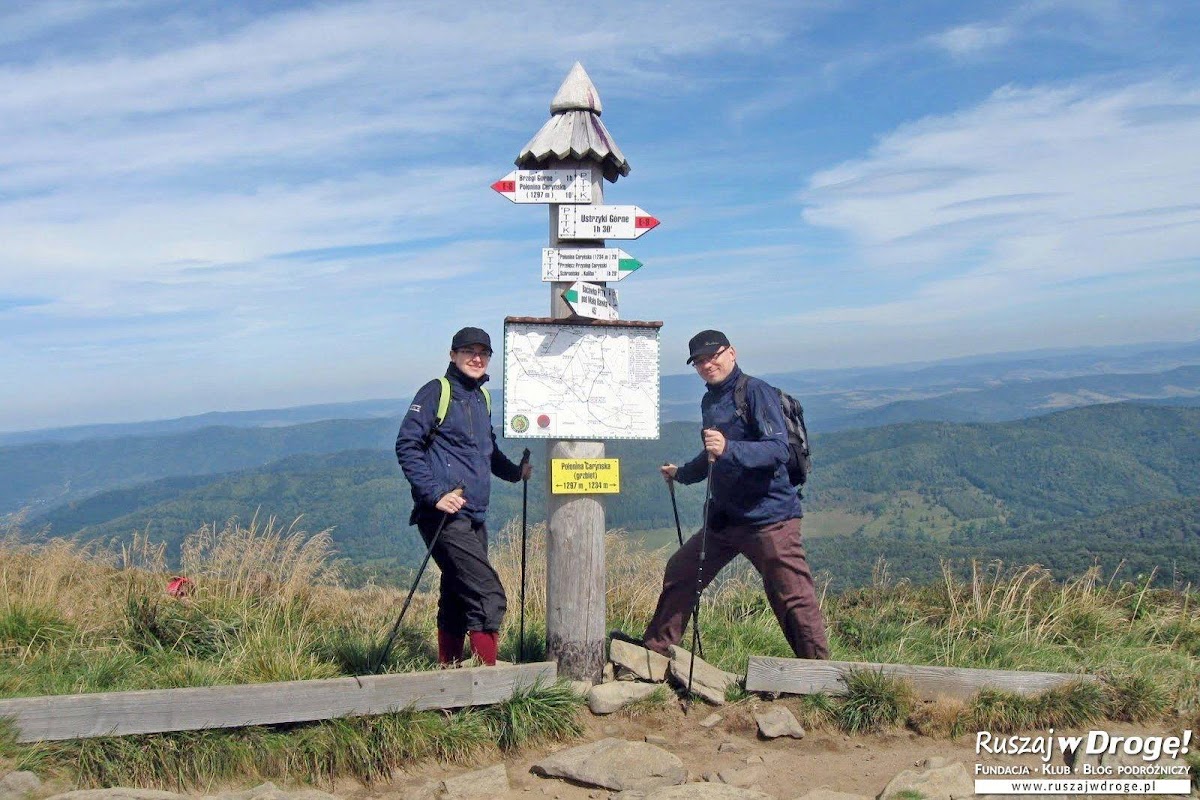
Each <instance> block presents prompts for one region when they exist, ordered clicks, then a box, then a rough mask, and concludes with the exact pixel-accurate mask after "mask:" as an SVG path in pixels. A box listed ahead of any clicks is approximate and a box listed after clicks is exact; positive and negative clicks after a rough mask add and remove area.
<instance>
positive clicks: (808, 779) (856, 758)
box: [338, 704, 976, 800]
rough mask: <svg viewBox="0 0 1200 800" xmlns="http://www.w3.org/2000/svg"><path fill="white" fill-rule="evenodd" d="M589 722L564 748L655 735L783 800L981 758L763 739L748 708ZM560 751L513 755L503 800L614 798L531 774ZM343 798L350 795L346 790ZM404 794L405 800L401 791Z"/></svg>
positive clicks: (914, 745)
mask: <svg viewBox="0 0 1200 800" xmlns="http://www.w3.org/2000/svg"><path fill="white" fill-rule="evenodd" d="M714 711H716V712H717V713H718V714H720V715H721V716H722V717H723V719H722V721H721V722H720V723H718V724H717V725H715V726H714V727H712V728H704V727H702V726H701V725H700V721H701V720H703V719H704V718H705V717H707V716H708V715H709V714H710V713H712V712H714ZM585 716H586V718H587V731H586V734H585V736H584V737H583V739H581V740H577V741H574V742H571V743H569V744H566V745H563V746H562V747H563V748H566V747H575V746H578V745H580V744H585V743H587V742H593V741H596V740H599V739H603V738H605V737H610V736H611V737H615V738H619V739H627V740H630V741H642V740H644V739H645V737H646V736H647V735H653V736H661V737H663V738H664V739H665V740H666V741H667V744H666V745H665V747H664V749H666V750H668V751H670V752H671V753H674V754H675V755H676V756H678V757H679V758H680V759H681V760H682V761H683V764H684V767H686V768H687V770H688V773H689V775H691V776H692V777H693V779H694V778H696V777H699V776H702V775H704V774H705V773H708V772H719V771H722V770H736V769H745V768H747V767H750V766H755V765H757V766H760V767H762V770H763V772H764V773H765V778H764V779H763V780H761V781H760V782H759V783H758V784H757V787H758V788H759V789H760V790H762V791H764V792H766V793H768V794H770V795H773V796H774V797H776V798H778V800H792V798H795V797H799V796H800V795H802V794H804V793H805V792H807V791H810V790H812V789H819V788H824V789H831V790H834V791H839V792H848V793H852V794H861V795H866V796H868V797H874V796H876V795H877V794H879V792H880V790H882V789H883V787H884V786H885V785H886V784H887V783H888V781H890V780H891V779H892V778H893V777H894V776H895V775H896V774H897V773H898V772H900V771H902V770H905V769H911V768H913V767H915V766H916V765H918V764H921V763H922V762H923V761H924V760H925V759H926V758H929V757H930V756H938V755H940V756H943V757H945V758H947V759H949V760H950V761H963V762H965V763H967V764H968V765H971V764H974V762H975V760H976V758H975V751H974V746H973V740H971V739H970V738H969V737H961V738H960V739H958V740H954V741H940V740H934V739H929V738H925V737H920V736H918V735H917V734H915V733H912V732H910V731H896V732H891V733H885V734H880V735H871V736H857V737H853V738H852V737H849V736H846V735H845V734H842V733H840V732H836V731H814V732H810V733H809V734H808V735H807V736H806V737H805V738H804V739H801V740H796V739H789V738H784V739H776V740H772V741H766V740H761V739H759V738H758V736H757V728H756V726H755V723H754V720H753V718H752V717H751V715H750V709H749V708H748V707H747V706H745V705H738V706H727V707H724V708H722V709H713V708H711V707H709V706H705V705H703V704H700V705H697V706H696V707H695V708H694V709H693V710H692V712H691V714H688V715H685V714H684V713H683V712H682V711H680V710H677V709H671V710H668V711H663V712H658V713H655V714H653V715H650V716H645V717H639V718H636V719H629V718H627V717H621V716H618V715H611V716H607V717H592V716H590V715H585ZM725 743H732V744H733V746H732V747H730V746H729V744H726V746H725V747H724V748H722V747H721V745H722V744H725ZM660 746H662V745H660ZM555 749H558V748H554V747H550V748H539V749H536V750H530V751H528V752H524V753H518V754H514V755H511V756H510V757H509V758H507V759H506V760H505V767H506V769H507V772H508V779H509V784H510V785H511V786H512V790H511V791H510V792H509V793H508V794H507V795H504V796H503V797H504V798H505V800H515V799H516V798H530V797H553V798H559V800H584V799H585V798H607V797H608V796H609V791H608V790H605V789H598V788H596V787H585V786H576V785H572V784H569V783H567V782H565V781H561V780H556V779H547V778H542V777H539V776H537V775H534V774H533V773H531V772H530V767H531V766H532V765H533V764H534V763H535V762H537V761H539V760H540V759H542V758H543V757H545V756H546V755H547V754H548V753H550V752H553V750H555ZM760 759H761V760H760ZM968 768H969V766H968ZM463 771H464V770H463V768H461V767H459V768H455V767H444V766H440V765H431V766H428V767H425V768H423V769H420V770H415V771H413V772H412V773H411V776H410V780H411V782H410V783H409V786H410V787H411V786H412V785H414V784H418V783H420V782H422V781H427V780H438V779H443V778H447V777H451V776H453V775H457V774H461V773H462V772H463ZM400 790H401V787H399V786H396V785H392V786H390V787H389V786H379V787H376V788H375V789H374V790H373V791H364V792H363V793H362V794H361V796H362V797H385V796H388V795H391V796H392V797H395V796H396V794H398V793H400ZM338 794H339V795H340V794H343V792H342V791H338ZM356 794H357V793H356ZM400 796H401V797H403V796H404V795H403V794H402V793H400Z"/></svg>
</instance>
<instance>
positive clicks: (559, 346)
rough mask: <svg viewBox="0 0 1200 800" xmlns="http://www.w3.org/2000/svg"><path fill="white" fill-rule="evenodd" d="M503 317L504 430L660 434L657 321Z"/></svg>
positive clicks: (550, 434) (516, 434)
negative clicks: (584, 321) (577, 322)
mask: <svg viewBox="0 0 1200 800" xmlns="http://www.w3.org/2000/svg"><path fill="white" fill-rule="evenodd" d="M659 324H660V323H646V324H645V325H637V324H621V325H572V324H570V323H568V322H562V321H552V320H546V321H537V322H529V321H520V322H518V321H513V320H507V321H505V323H504V435H505V436H506V437H509V438H516V439H520V438H526V439H657V438H658V326H659Z"/></svg>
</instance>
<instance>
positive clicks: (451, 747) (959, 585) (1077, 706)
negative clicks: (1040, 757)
mask: <svg viewBox="0 0 1200 800" xmlns="http://www.w3.org/2000/svg"><path fill="white" fill-rule="evenodd" d="M256 526H257V527H256ZM528 544H529V555H528V563H529V565H530V570H529V575H528V586H527V607H526V658H527V660H539V659H542V658H544V655H545V645H544V640H545V616H544V609H545V549H544V548H545V530H544V526H534V529H533V530H532V531H531V534H530V536H529V539H528ZM516 545H517V542H516V540H515V539H514V538H513V537H512V536H511V535H509V536H507V537H503V536H502V537H501V540H500V542H498V543H497V546H496V548H495V549H494V550H493V560H494V562H495V564H496V566H497V569H498V571H499V572H500V574H501V577H502V580H503V582H504V584H505V585H506V586H509V587H512V586H515V585H516V582H517V580H518V578H517V575H518V570H519V563H520V562H519V555H518V549H517V546H516ZM671 551H672V549H671V548H667V549H666V550H659V551H654V552H649V553H648V552H646V551H645V550H642V549H640V548H639V547H638V546H637V545H636V543H633V542H631V541H629V539H628V537H625V536H618V535H610V536H609V537H608V539H607V540H606V557H607V564H608V569H609V574H608V580H607V586H608V620H609V627H611V628H622V629H624V630H626V631H628V632H631V633H634V634H635V635H637V634H640V633H641V632H642V630H644V628H645V625H646V622H647V620H648V618H649V615H650V613H651V612H652V610H653V607H654V602H655V600H656V599H657V594H658V588H659V586H660V585H661V578H662V569H663V564H664V562H665V559H666V557H667V555H668V554H669V552H671ZM183 552H184V572H185V573H186V574H188V576H189V577H190V578H192V579H193V581H194V583H195V587H196V588H195V591H194V592H193V593H192V594H191V595H190V596H188V597H186V598H174V597H170V596H168V595H167V594H166V593H165V591H164V587H165V585H166V582H167V579H169V577H170V575H171V573H168V572H167V571H166V569H165V565H164V564H163V562H162V550H161V548H158V547H154V546H150V545H148V544H147V543H145V542H143V543H141V546H140V548H139V547H137V546H135V547H133V548H126V549H124V550H122V551H120V552H119V553H111V552H104V551H100V550H96V549H87V548H81V547H79V546H78V545H74V544H71V543H69V542H63V541H50V542H46V543H44V544H40V545H29V544H25V545H20V544H15V543H12V542H9V543H7V544H4V543H0V697H20V696H37V695H46V694H73V693H82V692H99V691H120V690H131V689H148V688H167V687H177V686H210V685H226V684H237V683H255V682H266V681H285V680H298V679H308V678H324V677H334V676H340V675H361V674H365V673H367V672H370V671H372V670H373V668H374V665H375V662H376V661H377V659H378V657H379V655H380V653H381V648H382V645H383V642H384V639H385V637H386V635H387V632H388V631H389V630H390V628H391V626H392V623H393V622H394V621H395V614H396V613H397V610H398V608H399V605H400V602H401V601H402V599H403V595H404V592H405V590H404V589H403V588H402V589H395V588H381V587H373V586H367V587H363V588H360V589H353V590H351V589H347V588H345V587H344V586H343V585H341V583H340V581H339V577H338V573H337V569H336V566H337V565H336V562H335V561H334V560H333V559H332V557H331V553H330V551H329V550H328V537H327V536H324V535H323V534H317V535H316V536H312V537H310V536H308V535H307V534H300V533H297V532H295V531H292V530H291V529H280V528H278V527H277V526H275V525H274V523H273V522H268V523H266V524H259V523H257V522H256V523H252V525H251V526H250V527H249V528H245V527H241V526H237V525H233V526H230V527H227V528H225V529H224V530H222V531H214V530H211V529H206V530H204V531H201V532H198V533H197V534H196V535H195V537H193V538H191V539H189V540H188V541H187V542H185V544H184V548H183ZM739 562H740V560H739ZM739 562H735V565H737V564H739ZM436 585H437V580H436V574H435V573H434V572H433V571H432V570H431V574H430V575H429V576H428V577H427V578H426V580H425V581H424V583H423V586H422V588H423V591H421V592H419V593H418V594H417V595H416V597H415V598H414V602H413V605H412V607H411V609H410V610H409V613H408V616H407V617H406V620H405V624H404V625H403V627H402V628H401V629H400V632H399V635H398V637H397V639H396V642H395V646H394V647H393V648H392V650H391V655H390V657H389V659H388V661H387V663H385V664H383V665H382V667H381V671H384V672H409V671H415V670H428V669H432V668H434V667H435V662H436V651H435V646H434V626H435V623H434V618H435V611H436V594H435V589H436ZM1149 586H1150V584H1149V581H1148V580H1146V581H1141V582H1137V583H1133V582H1118V581H1117V580H1115V578H1112V577H1110V578H1108V579H1107V580H1105V579H1102V578H1101V576H1100V575H1099V573H1098V572H1096V571H1091V572H1088V573H1087V574H1084V575H1080V576H1077V577H1076V578H1074V579H1072V580H1070V581H1067V582H1065V583H1056V582H1054V581H1052V580H1051V579H1050V577H1049V575H1048V574H1047V573H1046V572H1045V571H1044V570H1041V569H1040V568H1037V567H1021V568H1016V569H1006V568H1004V567H1002V566H1000V565H989V566H977V567H976V568H975V570H974V572H973V573H972V574H971V575H970V576H969V577H967V578H965V579H964V578H960V577H957V576H956V574H955V573H953V572H952V571H951V570H949V569H947V570H946V572H945V574H944V576H943V579H942V580H941V581H939V582H935V583H932V584H928V585H921V586H913V585H910V584H908V583H904V582H900V583H896V582H893V581H891V580H890V579H889V578H888V572H887V569H886V565H885V564H882V563H881V564H878V565H877V568H876V570H875V582H874V584H873V585H872V586H869V587H867V588H864V589H858V590H853V591H848V592H844V593H842V594H839V595H832V594H826V592H825V591H824V587H821V586H819V587H818V591H819V593H820V594H821V600H822V608H823V611H824V613H825V616H826V619H827V622H828V629H829V635H830V644H831V649H832V657H833V658H834V659H837V660H844V661H857V662H876V663H904V664H914V665H937V666H955V667H979V668H997V669H1017V670H1036V671H1053V672H1066V673H1077V674H1083V673H1088V674H1093V675H1097V676H1099V677H1100V678H1101V679H1102V680H1101V681H1099V682H1091V683H1083V682H1080V683H1075V684H1072V685H1069V686H1066V687H1063V688H1061V689H1058V690H1055V691H1053V692H1049V693H1046V694H1044V695H1042V696H1040V697H1035V698H1027V697H1020V696H1016V695H1008V694H1004V693H1000V692H982V693H980V694H979V695H978V696H976V697H975V698H974V699H973V700H971V701H970V702H969V703H960V704H944V703H943V704H936V703H935V704H929V703H925V704H918V703H914V702H913V699H912V694H911V692H910V691H909V689H908V687H906V686H905V685H904V684H902V683H898V682H896V681H894V680H892V679H889V678H886V677H884V676H882V675H880V674H879V673H878V672H875V671H871V670H863V671H861V672H859V673H856V674H855V675H854V676H853V677H852V679H851V681H850V684H849V689H850V691H849V694H848V695H847V696H845V697H830V696H827V695H814V696H809V697H803V698H796V699H795V700H789V705H791V706H792V707H794V708H795V710H796V713H797V716H798V718H800V720H801V722H802V724H804V725H805V726H806V727H809V728H819V727H822V726H829V727H835V728H838V729H841V730H844V731H847V732H850V733H860V732H865V731H873V730H883V729H887V728H889V727H895V726H898V725H908V726H910V727H912V728H914V729H915V730H918V731H920V732H922V733H926V734H929V735H931V736H953V735H958V734H962V733H964V732H968V731H970V730H976V729H984V728H986V729H990V730H995V731H1017V730H1029V729H1044V728H1046V727H1050V726H1053V727H1057V728H1065V727H1079V726H1084V725H1095V724H1100V723H1102V722H1103V721H1106V720H1112V721H1123V722H1133V723H1146V724H1152V723H1170V724H1178V722H1179V721H1182V722H1183V724H1185V725H1190V726H1192V727H1195V726H1196V725H1197V723H1198V722H1200V620H1198V619H1197V616H1198V615H1197V614H1196V611H1195V609H1196V603H1197V596H1196V593H1195V592H1194V591H1192V590H1190V589H1189V590H1186V591H1172V590H1166V589H1162V590H1158V589H1150V588H1149ZM510 595H513V596H512V597H510V612H509V615H508V617H507V619H506V622H505V627H504V630H503V631H502V638H501V657H503V658H506V659H507V660H512V661H515V660H517V655H518V652H519V649H520V648H519V646H520V642H519V641H518V620H519V613H518V611H519V609H518V607H517V598H516V596H515V595H516V593H515V592H513V591H510ZM701 632H702V639H703V643H704V647H703V655H704V658H705V660H707V661H708V662H710V663H712V664H714V665H715V666H718V667H720V668H722V669H724V670H727V671H729V672H733V673H735V674H744V672H745V669H746V664H747V661H748V659H749V657H750V656H751V655H767V656H785V657H787V656H790V655H791V651H790V648H789V647H788V645H787V642H786V640H785V639H784V637H783V634H782V632H781V630H780V628H779V625H778V623H777V622H776V620H775V618H774V615H773V613H772V611H771V609H770V606H769V605H768V603H767V601H766V597H765V595H764V593H763V590H762V586H761V581H760V580H759V579H758V577H757V575H756V574H755V573H754V572H753V570H752V569H750V568H748V566H747V565H745V564H744V563H741V564H740V566H735V567H731V568H730V569H729V570H727V571H726V572H725V573H724V574H722V575H721V576H720V577H719V579H718V581H717V582H716V583H714V585H713V586H712V587H710V588H709V590H708V591H707V592H706V593H705V596H704V601H703V604H702V607H701ZM690 639H691V634H690V630H689V632H688V633H687V634H685V638H684V642H683V643H684V644H685V645H688V644H690ZM727 699H728V700H730V701H731V702H735V703H736V702H743V701H747V700H749V699H750V695H749V694H748V693H747V692H745V690H744V689H743V688H742V687H741V686H735V687H731V688H730V690H729V692H727ZM675 701H676V696H675V695H673V694H672V693H671V692H670V691H668V690H666V689H664V690H661V691H659V692H656V693H655V694H654V695H652V696H651V697H650V698H647V699H646V700H644V701H642V702H641V703H639V704H635V705H634V706H633V707H631V708H630V709H628V710H627V712H626V713H627V715H651V714H656V713H659V712H661V711H663V710H664V709H667V708H670V707H671V706H673V704H674V703H675ZM581 707H582V699H581V698H579V697H578V696H576V695H574V694H573V693H571V691H570V690H569V688H567V687H566V685H565V684H564V685H554V686H540V687H535V688H532V689H530V690H527V691H523V692H518V693H517V694H516V695H514V696H513V697H512V699H511V700H509V701H507V702H505V703H502V704H498V705H495V706H491V707H489V708H483V709H474V710H466V711H460V712H456V713H452V714H444V713H424V712H423V713H416V712H404V713H400V714H392V715H383V716H379V717H371V718H356V719H343V720H331V721H328V722H321V723H311V724H303V725H290V726H275V727H259V728H244V729H237V730H224V731H213V730H210V731H197V732H186V733H172V734H161V735H154V736H130V737H119V738H105V739H93V740H84V741H79V742H65V743H58V744H47V745H37V746H29V745H16V744H14V743H13V740H12V737H11V736H9V737H8V738H7V739H5V738H4V729H3V727H2V726H0V755H3V756H4V757H6V758H8V759H11V760H12V761H14V763H16V764H19V765H24V766H27V767H33V768H37V769H39V770H47V771H51V772H57V773H61V774H62V775H64V776H66V777H67V778H68V779H69V780H71V781H73V782H76V783H78V784H79V785H83V786H100V785H115V784H136V785H144V786H161V787H168V788H200V787H207V786H210V785H212V784H213V783H214V782H221V781H232V780H239V781H241V780H250V779H272V780H274V779H279V780H287V781H323V780H327V779H332V778H334V777H336V776H341V775H346V776H353V777H355V778H358V779H359V780H362V781H366V782H370V781H374V780H377V779H378V778H379V777H381V776H383V775H386V774H387V773H388V772H389V771H390V769H391V768H392V767H393V766H395V765H397V764H410V763H412V762H414V761H420V760H422V759H441V760H448V761H460V762H469V761H473V760H476V759H479V758H481V757H482V756H483V755H484V754H486V753H489V752H492V751H495V750H497V749H500V750H512V749H518V748H522V747H526V746H532V745H534V744H536V743H539V742H545V741H547V740H561V739H569V738H571V737H573V736H577V735H578V734H579V732H580V727H579V725H580V723H579V719H578V716H577V713H578V711H579V709H580V708H581Z"/></svg>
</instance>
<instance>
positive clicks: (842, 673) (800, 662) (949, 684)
mask: <svg viewBox="0 0 1200 800" xmlns="http://www.w3.org/2000/svg"><path fill="white" fill-rule="evenodd" d="M851 670H869V671H873V672H882V673H883V674H884V675H888V676H890V677H893V678H901V679H903V680H905V681H907V682H908V683H909V684H911V685H912V687H913V689H914V690H915V691H916V694H917V696H918V697H919V698H920V699H921V700H936V699H938V698H943V697H945V698H952V699H956V700H969V699H970V698H971V697H972V696H974V695H975V694H976V693H978V692H979V690H980V689H998V690H1000V691H1005V692H1013V693H1015V694H1023V695H1032V694H1038V693H1040V692H1044V691H1046V690H1047V689H1053V688H1054V687H1056V686H1063V685H1065V684H1068V683H1073V682H1075V681H1095V680H1097V678H1096V676H1094V675H1074V674H1069V673H1063V672H1023V671H1021V670H1006V669H967V668H963V667H926V666H912V665H908V664H870V663H865V662H855V661H812V660H808V659H800V658H771V657H769V656H751V657H750V662H749V664H748V665H747V666H746V689H748V690H749V691H752V692H786V693H788V694H818V693H820V692H827V693H829V694H845V693H846V676H847V674H848V673H849V672H850V671H851Z"/></svg>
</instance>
